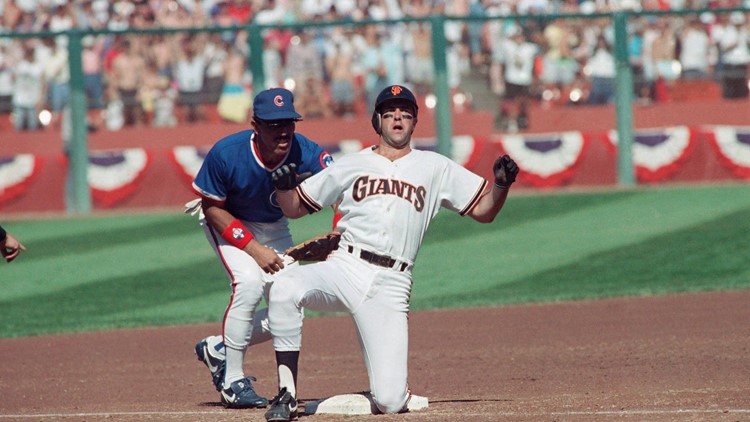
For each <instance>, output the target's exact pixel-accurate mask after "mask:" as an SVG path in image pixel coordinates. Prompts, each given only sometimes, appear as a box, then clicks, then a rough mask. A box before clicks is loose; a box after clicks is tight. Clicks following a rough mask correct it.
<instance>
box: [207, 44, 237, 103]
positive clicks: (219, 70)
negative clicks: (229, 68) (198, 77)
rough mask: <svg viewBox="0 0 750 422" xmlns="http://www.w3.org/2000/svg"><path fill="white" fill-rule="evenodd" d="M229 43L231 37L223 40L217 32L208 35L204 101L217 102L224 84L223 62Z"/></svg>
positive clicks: (229, 46) (226, 55) (227, 53)
mask: <svg viewBox="0 0 750 422" xmlns="http://www.w3.org/2000/svg"><path fill="white" fill-rule="evenodd" d="M231 45H232V40H231V39H228V40H224V39H222V38H221V35H220V34H217V33H213V34H211V35H209V39H208V43H206V48H205V56H206V59H207V63H206V75H205V81H204V82H203V86H204V89H203V91H204V97H203V102H204V103H211V104H217V103H218V102H219V97H220V96H221V90H222V87H223V86H224V62H226V60H227V58H228V57H229V49H230V48H231Z"/></svg>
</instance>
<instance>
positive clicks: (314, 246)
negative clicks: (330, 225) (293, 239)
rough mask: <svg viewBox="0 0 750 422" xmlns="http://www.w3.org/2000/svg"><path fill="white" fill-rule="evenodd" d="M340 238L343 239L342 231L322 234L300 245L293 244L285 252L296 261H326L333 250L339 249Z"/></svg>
mask: <svg viewBox="0 0 750 422" xmlns="http://www.w3.org/2000/svg"><path fill="white" fill-rule="evenodd" d="M339 240H341V233H338V232H330V233H327V234H321V235H319V236H315V237H313V238H312V239H310V240H307V241H305V242H302V243H300V244H299V245H296V246H292V247H291V248H289V249H287V250H286V252H284V253H285V254H286V255H287V256H291V257H292V258H294V260H296V261H310V262H313V261H325V260H326V259H327V258H328V255H329V254H330V253H331V252H333V251H335V250H336V249H338V247H339Z"/></svg>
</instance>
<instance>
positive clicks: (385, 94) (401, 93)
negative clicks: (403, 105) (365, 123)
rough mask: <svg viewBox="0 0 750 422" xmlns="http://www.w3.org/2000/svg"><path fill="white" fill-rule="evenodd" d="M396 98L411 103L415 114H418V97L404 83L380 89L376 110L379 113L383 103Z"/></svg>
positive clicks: (376, 100)
mask: <svg viewBox="0 0 750 422" xmlns="http://www.w3.org/2000/svg"><path fill="white" fill-rule="evenodd" d="M395 100H402V101H406V102H407V103H410V104H411V105H412V106H413V107H414V115H415V116H416V115H417V111H419V106H418V105H417V99H416V98H415V97H414V94H412V92H411V91H409V89H408V88H406V87H405V86H402V85H391V86H389V87H386V88H385V89H383V90H382V91H380V94H378V98H376V99H375V111H376V112H378V113H379V112H380V109H381V108H382V107H383V104H385V103H387V102H390V101H395Z"/></svg>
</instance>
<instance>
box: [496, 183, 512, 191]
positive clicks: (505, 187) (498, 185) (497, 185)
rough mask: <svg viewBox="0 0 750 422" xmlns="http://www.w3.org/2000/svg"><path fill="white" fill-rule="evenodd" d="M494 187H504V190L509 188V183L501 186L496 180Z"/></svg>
mask: <svg viewBox="0 0 750 422" xmlns="http://www.w3.org/2000/svg"><path fill="white" fill-rule="evenodd" d="M495 187H496V188H498V189H505V190H508V189H510V185H508V186H503V185H501V184H500V183H497V182H495Z"/></svg>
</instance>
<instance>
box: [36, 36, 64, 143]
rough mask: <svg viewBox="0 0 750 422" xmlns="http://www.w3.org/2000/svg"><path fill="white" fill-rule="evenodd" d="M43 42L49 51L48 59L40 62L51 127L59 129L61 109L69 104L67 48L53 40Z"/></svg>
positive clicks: (47, 39)
mask: <svg viewBox="0 0 750 422" xmlns="http://www.w3.org/2000/svg"><path fill="white" fill-rule="evenodd" d="M43 42H44V43H45V44H46V45H47V46H48V47H49V48H50V49H51V55H50V57H49V58H48V59H47V60H44V61H43V62H42V63H44V76H45V78H46V80H47V87H48V88H47V89H48V91H47V92H48V96H49V105H50V109H51V113H52V120H51V125H52V127H54V128H58V129H59V128H60V119H61V115H62V111H63V108H65V107H66V106H67V105H68V104H69V103H70V70H69V69H70V65H69V64H68V47H67V43H60V42H58V41H56V40H55V39H54V38H45V39H43Z"/></svg>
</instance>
